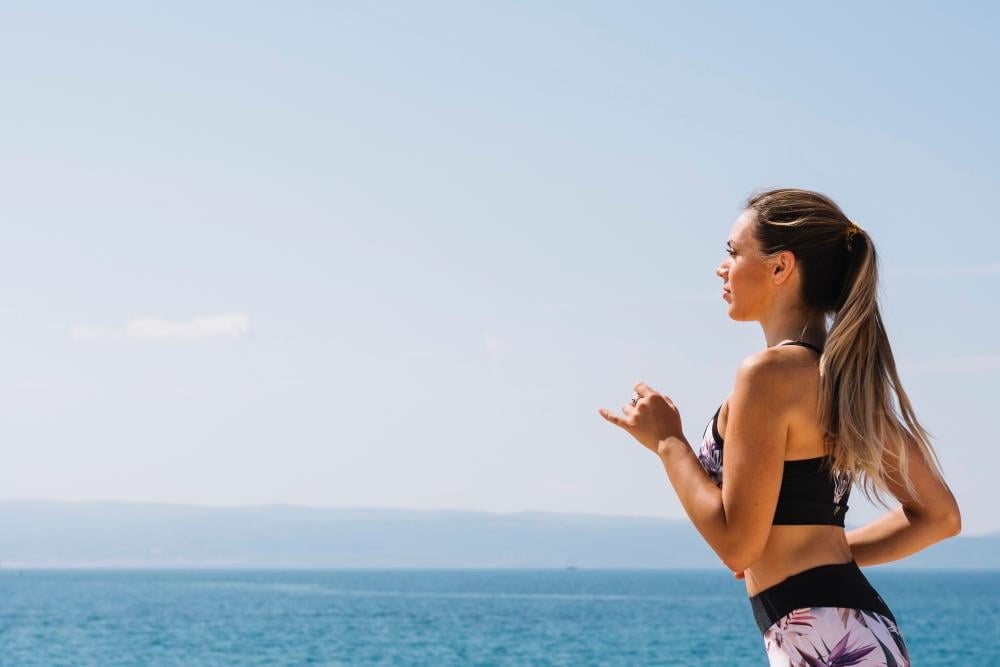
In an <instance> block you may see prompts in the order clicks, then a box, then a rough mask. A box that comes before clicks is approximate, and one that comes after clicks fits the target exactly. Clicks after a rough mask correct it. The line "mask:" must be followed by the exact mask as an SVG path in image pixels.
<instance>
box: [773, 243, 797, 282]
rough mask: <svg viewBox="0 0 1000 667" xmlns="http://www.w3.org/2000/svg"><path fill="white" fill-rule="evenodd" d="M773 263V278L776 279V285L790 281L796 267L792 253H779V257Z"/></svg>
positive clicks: (788, 251)
mask: <svg viewBox="0 0 1000 667" xmlns="http://www.w3.org/2000/svg"><path fill="white" fill-rule="evenodd" d="M772 261H773V262H774V263H773V264H772V266H771V276H772V277H773V278H774V284H775V285H780V284H782V283H783V282H785V281H786V280H789V279H790V278H791V276H792V273H793V271H794V270H795V266H796V261H795V255H794V254H792V251H791V250H784V251H782V252H780V253H778V256H777V257H775V258H774V259H773V260H772Z"/></svg>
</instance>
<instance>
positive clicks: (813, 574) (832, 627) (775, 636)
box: [750, 560, 910, 667]
mask: <svg viewBox="0 0 1000 667" xmlns="http://www.w3.org/2000/svg"><path fill="white" fill-rule="evenodd" d="M750 605H751V608H752V609H753V612H754V619H755V620H756V621H757V627H759V628H760V630H761V633H762V634H763V636H764V650H765V651H767V658H768V661H769V662H770V665H771V667H835V666H836V667H848V666H856V667H910V655H909V652H908V651H907V650H906V644H905V642H904V641H903V634H902V632H901V631H900V629H899V626H898V625H897V624H896V618H895V617H894V616H893V614H892V611H891V610H890V609H889V607H888V605H887V604H886V603H885V600H883V599H882V596H881V595H879V594H878V592H877V591H876V590H875V589H874V588H873V587H872V585H871V583H869V581H868V579H867V578H865V576H864V574H862V572H861V569H860V568H859V567H858V564H857V562H855V561H853V560H851V561H849V562H847V563H832V564H829V565H819V566H817V567H812V568H809V569H808V570H804V571H802V572H799V573H797V574H793V575H791V576H790V577H787V578H785V579H784V580H783V581H781V582H779V583H777V584H775V585H774V586H771V587H769V588H766V589H765V590H763V591H761V592H760V593H758V594H757V595H754V596H753V597H751V598H750Z"/></svg>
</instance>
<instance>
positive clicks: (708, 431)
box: [698, 341, 852, 526]
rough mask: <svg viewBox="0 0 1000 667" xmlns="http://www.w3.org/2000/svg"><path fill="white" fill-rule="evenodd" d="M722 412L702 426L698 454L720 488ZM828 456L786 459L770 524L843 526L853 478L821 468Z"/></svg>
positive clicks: (804, 343)
mask: <svg viewBox="0 0 1000 667" xmlns="http://www.w3.org/2000/svg"><path fill="white" fill-rule="evenodd" d="M779 345H802V346H805V347H809V348H812V349H813V350H815V351H816V352H819V353H820V354H822V350H820V349H819V348H817V347H816V346H815V345H810V344H809V343H806V342H802V341H789V342H787V343H779ZM721 411H722V406H721V405H720V406H719V408H718V409H717V410H716V411H715V414H714V415H712V419H710V420H709V423H708V425H707V426H706V427H705V433H704V435H703V437H702V442H701V450H700V451H699V453H698V460H699V461H700V462H701V467H702V468H704V469H705V472H707V473H708V474H709V476H710V477H711V478H712V481H714V482H715V484H716V485H717V486H718V487H719V488H722V451H723V447H722V445H723V440H722V436H721V435H720V434H719V428H718V419H719V412H721ZM827 458H829V457H826V456H817V457H815V458H811V459H793V460H788V459H786V460H785V466H784V470H783V471H782V475H781V489H780V491H779V492H778V505H777V507H776V508H775V510H774V519H773V520H772V521H771V524H772V525H812V524H819V525H831V526H843V525H844V517H845V515H846V514H847V500H848V498H849V497H850V495H851V481H852V478H851V475H850V473H848V472H846V471H842V472H837V473H836V474H834V475H832V476H831V475H830V473H829V471H828V470H827V469H826V468H824V464H825V463H826V461H825V459H827Z"/></svg>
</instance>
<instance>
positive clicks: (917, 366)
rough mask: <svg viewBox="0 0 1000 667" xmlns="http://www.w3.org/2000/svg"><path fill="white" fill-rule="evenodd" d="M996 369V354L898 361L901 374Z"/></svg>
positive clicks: (999, 358) (999, 365)
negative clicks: (909, 361)
mask: <svg viewBox="0 0 1000 667" xmlns="http://www.w3.org/2000/svg"><path fill="white" fill-rule="evenodd" d="M997 370H1000V355H997V354H983V355H978V356H969V357H950V358H944V359H929V360H927V361H918V362H914V363H900V371H901V372H902V373H903V374H910V373H912V374H915V375H938V374H946V375H957V374H962V373H986V372H994V371H997Z"/></svg>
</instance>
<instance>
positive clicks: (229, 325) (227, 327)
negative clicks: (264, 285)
mask: <svg viewBox="0 0 1000 667" xmlns="http://www.w3.org/2000/svg"><path fill="white" fill-rule="evenodd" d="M249 331H250V317H249V316H247V315H246V314H244V313H219V314H217V315H208V316H206V317H195V318H193V319H190V320H186V321H183V320H180V321H179V320H165V319H160V318H157V317H134V318H132V319H130V320H129V321H128V323H127V324H126V325H125V326H124V327H120V328H97V329H95V328H90V327H80V326H74V327H73V328H72V329H71V330H70V333H71V334H72V336H73V338H76V339H120V338H142V339H155V340H173V341H193V340H205V339H208V338H242V337H244V336H246V335H247V333H249Z"/></svg>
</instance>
